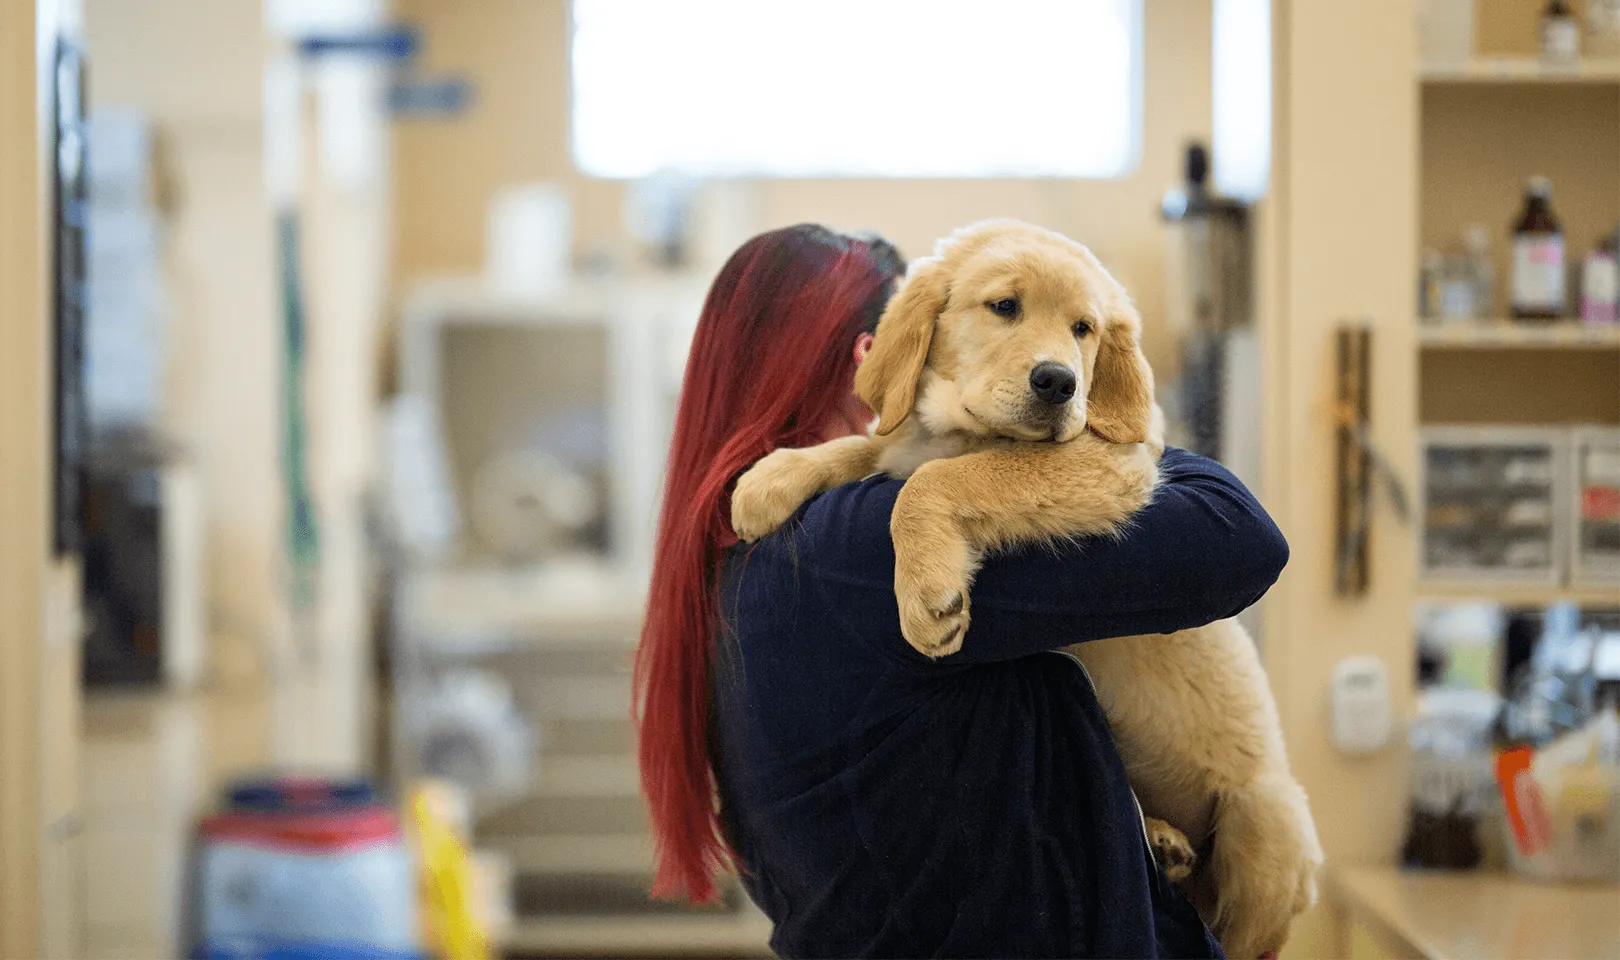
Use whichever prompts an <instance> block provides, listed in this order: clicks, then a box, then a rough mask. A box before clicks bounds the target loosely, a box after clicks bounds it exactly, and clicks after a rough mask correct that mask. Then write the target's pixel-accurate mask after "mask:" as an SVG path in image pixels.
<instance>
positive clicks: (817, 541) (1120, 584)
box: [766, 449, 1288, 664]
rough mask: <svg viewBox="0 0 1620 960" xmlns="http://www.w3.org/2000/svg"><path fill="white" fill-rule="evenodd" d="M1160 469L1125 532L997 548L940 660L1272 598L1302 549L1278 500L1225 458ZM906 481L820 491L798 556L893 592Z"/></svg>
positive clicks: (1225, 610)
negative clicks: (965, 619) (962, 630)
mask: <svg viewBox="0 0 1620 960" xmlns="http://www.w3.org/2000/svg"><path fill="white" fill-rule="evenodd" d="M1159 470H1160V483H1159V486H1158V489H1157V490H1156V492H1155V494H1154V498H1153V501H1152V502H1151V503H1149V504H1148V505H1147V506H1146V507H1144V508H1142V510H1141V511H1140V512H1138V513H1137V514H1136V515H1135V516H1134V517H1133V518H1132V519H1131V521H1130V522H1129V523H1128V524H1127V525H1126V527H1125V528H1124V529H1123V530H1122V531H1121V532H1120V533H1119V534H1117V535H1114V536H1094V537H1083V538H1078V539H1075V540H1071V541H1067V542H1060V543H1051V544H1040V545H1033V546H1024V547H1018V548H1015V549H1012V550H1009V551H1006V552H1004V553H999V554H994V555H992V556H990V557H987V558H986V559H985V562H984V565H983V567H982V569H981V570H980V571H979V574H978V577H977V579H976V580H975V582H974V584H973V621H972V625H971V627H970V628H969V629H968V632H967V636H966V638H965V640H964V642H963V645H962V649H961V651H960V652H958V653H955V654H952V655H950V656H948V657H946V658H944V659H943V660H942V661H940V662H941V663H945V664H949V663H972V662H981V661H990V660H1006V659H1011V658H1013V657H1019V656H1023V655H1025V654H1029V653H1034V652H1038V651H1042V650H1052V649H1056V648H1058V647H1063V646H1067V645H1069V644H1071V643H1079V642H1083V641H1087V640H1100V639H1105V638H1108V637H1119V636H1130V635H1134V634H1143V633H1170V632H1174V631H1176V630H1183V629H1186V628H1188V627H1195V626H1202V625H1203V624H1206V623H1210V622H1212V621H1215V620H1220V619H1223V618H1225V617H1230V616H1233V615H1234V614H1236V613H1238V612H1239V611H1241V610H1242V609H1244V608H1245V607H1247V606H1249V605H1250V604H1252V603H1254V602H1255V601H1256V600H1258V599H1259V598H1260V597H1261V596H1262V595H1263V594H1264V593H1265V592H1266V590H1267V589H1269V588H1270V586H1271V585H1272V584H1273V583H1274V582H1276V579H1277V576H1278V575H1279V574H1280V573H1281V572H1282V568H1283V565H1284V564H1285V563H1287V561H1288V545H1287V543H1286V542H1285V541H1284V540H1283V537H1282V534H1281V532H1279V531H1278V530H1277V527H1276V525H1275V524H1274V523H1272V521H1271V518H1270V517H1268V516H1267V515H1266V512H1265V510H1263V509H1262V508H1261V507H1260V504H1259V503H1258V502H1256V501H1255V499H1254V496H1253V495H1252V494H1250V493H1249V491H1248V490H1247V489H1246V488H1244V486H1243V484H1241V483H1239V482H1238V480H1237V478H1236V477H1233V476H1232V474H1231V473H1229V472H1228V471H1227V470H1226V469H1225V468H1224V467H1222V466H1221V465H1220V464H1217V463H1215V462H1214V461H1212V460H1208V459H1205V458H1203V457H1199V456H1196V455H1194V454H1190V453H1187V452H1186V451H1184V450H1176V449H1169V450H1167V451H1166V452H1165V455H1164V457H1163V458H1162V459H1161V460H1160V461H1159ZM900 489H901V482H900V481H897V480H879V479H869V480H864V481H861V482H859V483H854V484H847V485H845V486H842V487H839V488H837V489H835V490H832V491H829V492H828V493H826V494H824V495H823V496H821V497H818V498H817V499H815V500H813V501H811V503H810V504H809V505H808V506H807V507H806V508H805V510H804V511H803V512H802V513H801V515H800V523H799V524H790V525H789V529H790V530H794V531H795V534H794V538H793V539H794V541H795V547H793V548H791V549H796V550H797V557H796V562H798V563H799V564H800V565H801V566H803V567H808V568H809V569H808V571H807V572H809V573H810V574H811V575H812V576H815V577H817V578H818V579H823V580H825V581H827V583H828V585H829V586H830V587H836V586H838V585H843V586H849V587H860V588H865V589H868V590H870V589H881V590H884V591H889V592H891V593H892V591H893V588H894V580H893V571H894V548H893V544H892V542H891V541H890V539H889V533H888V532H889V520H890V514H891V513H892V511H893V509H894V503H895V500H896V498H897V497H898V495H899V492H900ZM780 539H782V538H780V537H777V538H772V540H780ZM766 542H767V544H770V543H771V542H772V541H766ZM885 610H892V608H889V607H885ZM892 616H893V618H894V619H893V620H892V621H890V622H885V623H881V624H872V625H871V626H872V629H873V635H874V636H881V638H882V639H881V640H880V642H881V643H883V644H889V643H891V642H892V644H893V645H894V647H895V648H896V649H897V650H900V651H903V652H904V654H906V655H909V656H910V657H911V658H914V659H916V660H917V661H919V662H925V661H926V658H924V657H923V656H922V655H921V654H918V653H916V652H915V651H913V650H912V649H911V647H910V646H908V645H907V644H906V642H905V641H904V640H903V639H902V638H901V636H900V634H899V629H898V624H899V620H898V614H897V613H892Z"/></svg>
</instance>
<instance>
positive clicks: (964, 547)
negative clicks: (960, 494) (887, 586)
mask: <svg viewBox="0 0 1620 960" xmlns="http://www.w3.org/2000/svg"><path fill="white" fill-rule="evenodd" d="M926 469H927V468H926V467H925V468H924V470H926ZM949 504H950V501H949V500H947V499H945V498H943V497H940V496H938V495H937V494H935V493H933V492H932V491H931V490H930V489H929V487H928V483H927V478H926V476H925V475H924V474H923V473H922V472H920V471H919V472H918V473H917V474H916V475H914V476H912V478H911V479H910V480H908V481H906V485H905V487H903V488H902V489H901V491H900V496H899V498H898V499H897V500H895V504H894V513H893V514H892V515H891V516H890V518H889V534H890V536H891V537H892V538H893V540H894V594H895V599H896V600H897V601H898V602H899V605H900V632H901V633H902V634H903V635H904V636H905V638H906V642H907V643H909V644H911V645H912V647H914V648H915V649H916V650H917V652H919V653H921V654H922V655H924V656H926V657H943V656H947V655H949V654H952V653H955V652H956V651H958V650H960V649H962V639H963V637H965V636H966V635H967V630H968V623H969V620H970V617H969V613H968V605H969V601H968V587H969V586H971V585H972V583H973V574H974V573H976V572H977V571H978V569H979V557H978V554H977V553H976V552H975V551H974V550H973V548H972V547H970V546H969V545H968V542H967V540H966V539H965V538H964V537H963V535H962V531H961V530H960V529H959V528H958V527H957V525H956V523H955V521H954V520H953V519H952V514H951V507H950V506H949Z"/></svg>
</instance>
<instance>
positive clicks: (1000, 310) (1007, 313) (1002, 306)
mask: <svg viewBox="0 0 1620 960" xmlns="http://www.w3.org/2000/svg"><path fill="white" fill-rule="evenodd" d="M985 306H987V307H989V308H990V312H991V313H993V314H995V315H996V316H998V317H1003V318H1005V319H1008V320H1011V319H1012V318H1013V317H1016V316H1018V300H1017V298H1015V297H1003V298H1001V299H1000V300H992V301H990V302H989V303H987V304H985Z"/></svg>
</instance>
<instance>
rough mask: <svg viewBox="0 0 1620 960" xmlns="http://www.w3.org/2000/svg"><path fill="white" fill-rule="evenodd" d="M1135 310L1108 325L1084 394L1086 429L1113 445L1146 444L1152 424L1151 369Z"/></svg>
mask: <svg viewBox="0 0 1620 960" xmlns="http://www.w3.org/2000/svg"><path fill="white" fill-rule="evenodd" d="M1141 330H1142V321H1141V318H1139V317H1138V316H1137V315H1136V312H1135V310H1130V311H1129V312H1128V313H1127V314H1123V315H1121V316H1120V317H1119V318H1118V319H1115V320H1113V321H1110V322H1109V323H1108V325H1107V326H1106V327H1105V328H1104V329H1103V336H1102V346H1101V348H1100V349H1098V351H1097V363H1096V365H1095V366H1094V367H1093V368H1092V373H1091V390H1090V391H1089V392H1087V394H1086V426H1088V427H1090V428H1091V429H1092V431H1093V432H1095V433H1096V434H1097V435H1098V436H1100V437H1102V438H1103V439H1105V440H1111V441H1113V442H1114V443H1145V442H1147V440H1148V436H1149V433H1150V432H1151V427H1152V423H1153V368H1152V367H1150V366H1148V362H1147V357H1145V356H1143V355H1142V344H1141Z"/></svg>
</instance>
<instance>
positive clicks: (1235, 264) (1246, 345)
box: [1163, 143, 1262, 485]
mask: <svg viewBox="0 0 1620 960" xmlns="http://www.w3.org/2000/svg"><path fill="white" fill-rule="evenodd" d="M1209 172H1210V170H1209V152H1208V150H1207V149H1206V148H1205V147H1204V145H1203V144H1201V143H1193V144H1190V145H1189V146H1188V147H1187V151H1186V163H1185V173H1186V184H1185V185H1184V187H1183V188H1182V189H1180V190H1174V191H1171V192H1170V193H1168V194H1166V195H1165V198H1164V204H1163V214H1164V220H1165V223H1166V224H1167V235H1168V250H1167V252H1166V257H1165V277H1166V282H1167V284H1168V290H1167V294H1166V297H1165V307H1166V313H1167V318H1168V320H1169V325H1170V329H1171V331H1172V333H1173V334H1174V335H1175V337H1176V339H1177V341H1178V343H1179V346H1180V351H1181V370H1180V373H1179V375H1178V376H1177V377H1176V378H1175V379H1174V380H1173V381H1172V382H1171V383H1170V384H1168V385H1167V386H1168V388H1169V389H1167V390H1166V391H1165V401H1166V404H1167V406H1166V413H1167V416H1168V418H1169V420H1170V424H1169V426H1170V429H1171V433H1172V436H1171V442H1173V443H1177V444H1178V445H1180V446H1184V447H1186V448H1187V449H1189V450H1192V451H1194V452H1196V453H1201V454H1204V455H1205V456H1208V457H1212V458H1214V459H1216V460H1219V461H1221V462H1222V463H1224V464H1225V465H1226V466H1227V467H1228V468H1229V469H1230V470H1231V471H1232V472H1233V473H1234V474H1236V475H1237V477H1238V478H1239V479H1240V480H1243V481H1244V482H1245V483H1249V484H1254V485H1257V484H1258V482H1259V479H1260V446H1259V444H1260V438H1259V431H1257V430H1254V429H1253V425H1254V424H1256V423H1259V422H1260V419H1261V416H1260V414H1261V409H1260V404H1261V400H1262V398H1261V395H1260V382H1261V379H1262V378H1261V376H1260V367H1259V363H1260V353H1259V341H1258V338H1257V335H1256V332H1255V329H1254V306H1253V258H1254V241H1253V237H1252V235H1251V232H1250V224H1249V209H1248V206H1247V205H1246V204H1244V203H1242V202H1241V201H1238V200H1233V199H1231V198H1228V197H1221V196H1218V195H1216V194H1215V193H1214V192H1213V191H1212V189H1211V188H1210V185H1209Z"/></svg>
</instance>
